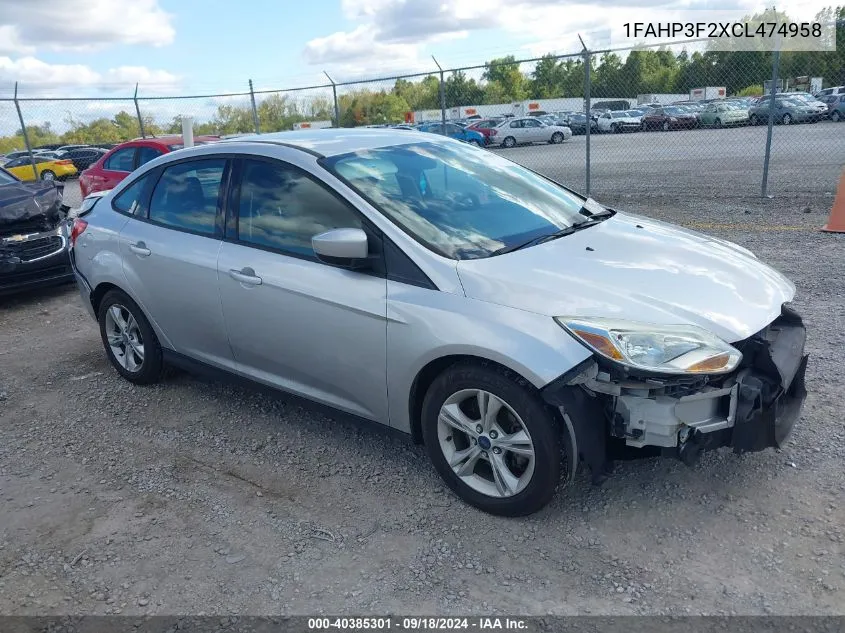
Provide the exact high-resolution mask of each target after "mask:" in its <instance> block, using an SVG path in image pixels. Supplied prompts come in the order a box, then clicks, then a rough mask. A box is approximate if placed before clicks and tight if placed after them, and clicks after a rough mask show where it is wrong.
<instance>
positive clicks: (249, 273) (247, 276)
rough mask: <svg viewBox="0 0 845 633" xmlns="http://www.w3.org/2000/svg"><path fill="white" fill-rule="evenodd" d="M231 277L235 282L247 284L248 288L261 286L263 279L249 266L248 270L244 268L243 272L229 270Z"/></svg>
mask: <svg viewBox="0 0 845 633" xmlns="http://www.w3.org/2000/svg"><path fill="white" fill-rule="evenodd" d="M229 276H230V277H231V278H232V279H234V280H235V281H237V282H239V283H242V284H247V285H248V286H260V285H261V277H259V276H258V275H256V274H255V271H254V270H253V269H252V268H250V267H249V266H247V267H246V268H242V269H241V270H235V269H231V270H229Z"/></svg>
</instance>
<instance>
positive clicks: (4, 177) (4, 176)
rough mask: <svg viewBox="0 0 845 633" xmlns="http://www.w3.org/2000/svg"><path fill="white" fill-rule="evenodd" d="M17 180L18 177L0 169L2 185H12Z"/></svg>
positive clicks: (0, 182) (0, 183)
mask: <svg viewBox="0 0 845 633" xmlns="http://www.w3.org/2000/svg"><path fill="white" fill-rule="evenodd" d="M16 182H17V179H16V178H15V177H14V176H12V175H11V174H8V173H6V172H5V171H3V170H2V169H0V185H11V184H13V183H16Z"/></svg>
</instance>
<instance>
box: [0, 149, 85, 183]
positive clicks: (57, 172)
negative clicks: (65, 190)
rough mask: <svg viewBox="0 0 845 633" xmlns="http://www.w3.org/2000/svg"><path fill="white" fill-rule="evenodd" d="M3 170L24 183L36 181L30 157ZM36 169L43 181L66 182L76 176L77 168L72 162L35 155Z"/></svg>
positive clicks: (14, 160) (21, 158) (21, 159)
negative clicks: (65, 180) (66, 179)
mask: <svg viewBox="0 0 845 633" xmlns="http://www.w3.org/2000/svg"><path fill="white" fill-rule="evenodd" d="M3 169H5V170H6V171H8V172H10V173H12V174H14V175H15V176H17V177H18V178H20V179H21V180H24V181H29V180H35V177H34V175H33V173H32V162H31V161H30V160H29V156H28V155H27V156H21V157H20V158H15V159H13V160H10V161H9V162H8V163H6V164H5V165H3ZM35 169H36V170H37V171H38V177H39V178H40V179H41V180H56V179H59V180H64V179H65V178H69V177H71V176H75V175H76V167H74V166H73V161H72V160H67V159H55V158H51V157H48V156H38V154H36V155H35Z"/></svg>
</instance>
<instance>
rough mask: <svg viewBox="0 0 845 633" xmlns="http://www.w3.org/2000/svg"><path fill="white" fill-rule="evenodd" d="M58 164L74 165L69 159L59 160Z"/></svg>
mask: <svg viewBox="0 0 845 633" xmlns="http://www.w3.org/2000/svg"><path fill="white" fill-rule="evenodd" d="M56 164H57V165H73V161H72V160H68V159H67V158H63V159H62V160H57V161H56Z"/></svg>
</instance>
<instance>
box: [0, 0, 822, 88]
mask: <svg viewBox="0 0 845 633" xmlns="http://www.w3.org/2000/svg"><path fill="white" fill-rule="evenodd" d="M768 4H769V6H771V3H768ZM829 4H831V2H830V1H827V0H790V3H789V9H788V10H789V13H790V15H791V16H792V17H793V19H796V18H802V17H803V18H812V17H813V15H815V13H816V12H817V11H818V10H819V9H821V8H823V7H824V6H827V5H829ZM696 8H709V9H742V10H747V11H748V12H753V11H754V10H760V9H762V8H763V3H761V2H758V1H757V0H734V1H733V2H731V1H729V0H592V1H591V2H590V3H589V4H580V3H578V2H561V1H560V0H308V1H305V2H303V1H297V2H293V1H291V0H243V1H241V2H232V1H231V0H229V1H226V2H223V1H222V0H0V97H7V96H11V94H12V91H13V87H14V82H15V81H18V82H20V94H21V95H22V96H44V95H51V96H52V95H62V96H123V95H127V96H131V95H132V93H133V91H134V88H135V84H136V83H138V84H140V86H139V94H140V95H142V96H143V95H146V96H154V95H176V94H180V95H181V94H197V93H199V94H208V93H217V92H240V91H244V90H247V87H248V83H247V82H248V80H249V79H252V80H253V81H254V83H255V87H256V89H258V90H261V89H275V88H286V87H298V86H310V85H315V84H322V83H325V81H326V79H325V75H324V74H323V72H324V71H325V72H328V74H329V75H331V76H332V78H333V79H334V80H335V81H344V80H351V79H358V78H363V77H370V78H372V77H383V76H388V75H392V74H397V73H400V72H428V71H435V70H436V66H435V65H434V61H432V59H431V56H432V55H434V56H435V57H436V58H437V60H438V61H439V62H440V64H441V65H442V66H443V67H444V68H450V67H457V66H464V65H474V64H482V63H484V61H486V60H489V59H491V58H493V57H501V56H504V55H508V54H512V55H515V56H516V57H517V58H529V57H536V56H539V55H542V54H544V53H547V52H555V53H570V52H576V51H578V50H580V44H579V43H578V34H579V33H580V34H581V36H582V37H583V38H584V40H585V41H586V42H587V45H588V46H590V47H592V48H600V47H607V46H608V45H620V46H621V45H624V44H625V43H626V42H619V41H611V40H609V32H610V30H611V27H613V29H612V30H613V32H616V31H617V30H618V29H619V26H620V24H621V23H622V22H624V21H627V20H631V21H647V20H648V19H660V20H666V19H671V18H673V17H678V16H679V15H680V14H678V13H677V11H678V10H680V9H696ZM627 43H634V42H627Z"/></svg>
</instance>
